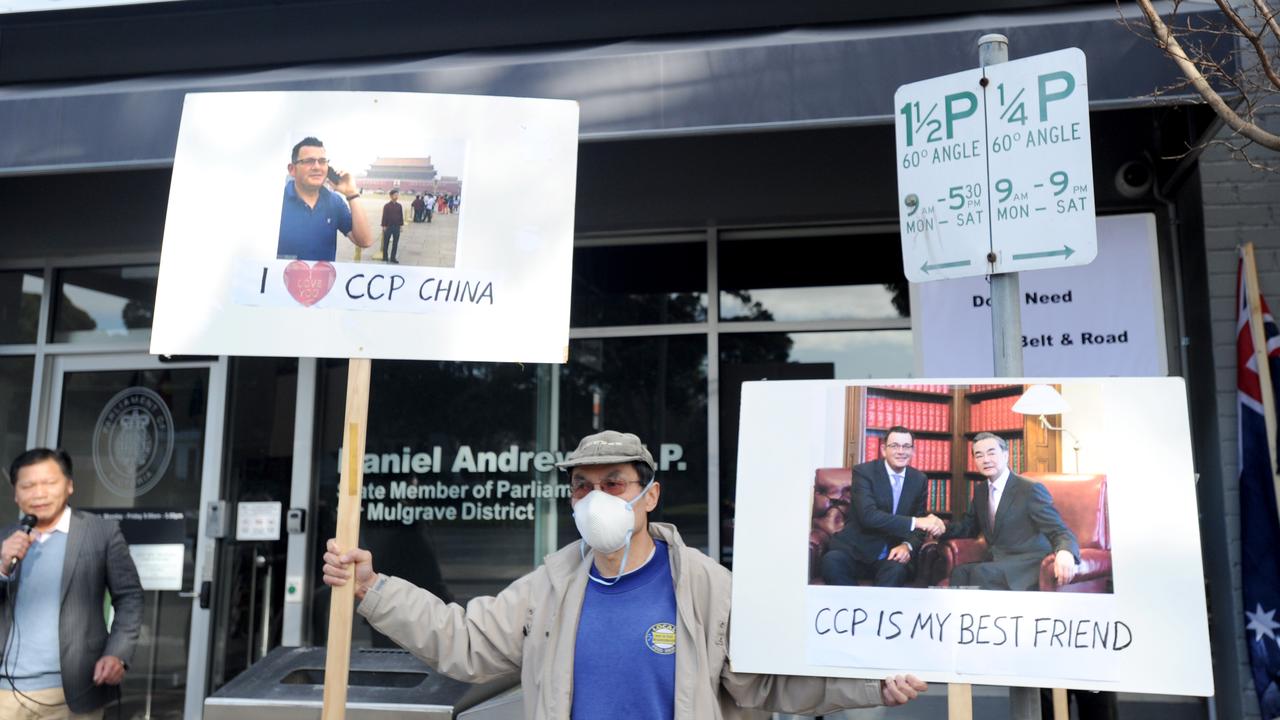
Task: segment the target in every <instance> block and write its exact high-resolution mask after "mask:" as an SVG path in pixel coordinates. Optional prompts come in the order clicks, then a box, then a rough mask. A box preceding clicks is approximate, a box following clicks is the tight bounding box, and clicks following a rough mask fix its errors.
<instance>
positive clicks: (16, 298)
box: [0, 270, 44, 345]
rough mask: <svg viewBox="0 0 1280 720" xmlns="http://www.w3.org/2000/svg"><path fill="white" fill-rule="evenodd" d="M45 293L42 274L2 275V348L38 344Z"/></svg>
mask: <svg viewBox="0 0 1280 720" xmlns="http://www.w3.org/2000/svg"><path fill="white" fill-rule="evenodd" d="M43 291H44V278H42V277H41V276H40V273H38V272H24V271H20V270H19V271H13V272H0V345H14V344H30V343H34V342H35V341H36V328H37V326H38V325H39V323H40V294H41V293H42V292H43Z"/></svg>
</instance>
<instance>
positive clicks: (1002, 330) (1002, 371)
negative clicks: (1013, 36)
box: [978, 34, 1038, 717]
mask: <svg viewBox="0 0 1280 720" xmlns="http://www.w3.org/2000/svg"><path fill="white" fill-rule="evenodd" d="M1005 62H1009V38H1007V37H1005V36H1004V35H996V34H991V35H983V36H982V37H980V38H978V65H980V66H981V67H986V66H988V65H997V64H999V63H1005ZM984 84H985V79H984ZM987 202H988V203H990V202H991V198H990V196H988V198H987ZM987 217H989V218H990V217H993V216H992V214H991V212H990V211H989V210H988V213H987ZM993 219H994V218H993ZM995 261H996V256H995V248H994V247H992V248H991V250H990V251H989V252H988V254H987V263H988V264H991V263H994V262H995ZM1020 295H1021V292H1020V287H1019V284H1018V273H1016V272H1015V273H999V274H994V275H992V276H991V343H992V352H993V355H994V360H995V375H996V377H1019V376H1021V375H1022V311H1021V308H1022V305H1021V298H1020V297H1019V296H1020ZM1037 717H1038V716H1037Z"/></svg>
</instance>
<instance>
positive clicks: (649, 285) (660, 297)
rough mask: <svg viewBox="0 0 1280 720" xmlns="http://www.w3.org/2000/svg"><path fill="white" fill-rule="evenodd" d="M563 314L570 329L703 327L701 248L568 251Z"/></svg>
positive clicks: (700, 245) (690, 245) (625, 247)
mask: <svg viewBox="0 0 1280 720" xmlns="http://www.w3.org/2000/svg"><path fill="white" fill-rule="evenodd" d="M569 312H570V323H571V324H572V325H573V326H574V327H599V326H603V325H657V324H663V323H690V322H706V319H707V246H706V244H705V243H701V242H696V243H670V244H647V245H621V246H599V247H578V248H574V251H573V303H572V305H571V308H570V311H569Z"/></svg>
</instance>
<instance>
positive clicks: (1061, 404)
mask: <svg viewBox="0 0 1280 720" xmlns="http://www.w3.org/2000/svg"><path fill="white" fill-rule="evenodd" d="M1012 409H1013V411H1014V412H1016V413H1018V414H1019V415H1039V416H1040V427H1042V428H1044V429H1046V430H1056V431H1058V432H1061V433H1065V434H1066V435H1067V436H1068V437H1070V438H1071V449H1072V451H1073V452H1074V453H1075V467H1074V468H1073V469H1072V471H1073V472H1077V473H1078V472H1080V438H1078V437H1076V436H1075V434H1074V433H1072V432H1071V431H1070V430H1068V429H1066V428H1065V427H1055V426H1053V425H1052V424H1051V423H1050V422H1049V418H1048V417H1047V416H1048V415H1061V414H1062V413H1064V412H1070V411H1071V406H1070V405H1068V404H1067V401H1066V400H1065V399H1063V397H1062V394H1061V393H1059V392H1058V391H1057V390H1056V389H1055V388H1054V387H1053V386H1052V385H1044V384H1036V385H1028V386H1027V389H1026V390H1024V391H1023V393H1022V397H1020V398H1018V401H1017V402H1015V403H1014V404H1013V408H1012Z"/></svg>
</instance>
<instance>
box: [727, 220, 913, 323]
mask: <svg viewBox="0 0 1280 720" xmlns="http://www.w3.org/2000/svg"><path fill="white" fill-rule="evenodd" d="M899 248H900V246H899V244H898V238H897V236H896V235H830V236H815V237H799V238H796V237H787V238H751V239H732V240H727V241H725V242H722V243H720V246H719V249H718V255H719V258H720V273H719V283H720V319H722V320H727V321H745V320H757V321H759V320H774V321H780V322H793V321H811V320H880V319H897V318H905V317H909V316H910V315H911V308H910V300H909V297H908V290H907V280H906V277H905V276H904V275H903V274H902V255H901V251H900V249H899Z"/></svg>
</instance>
